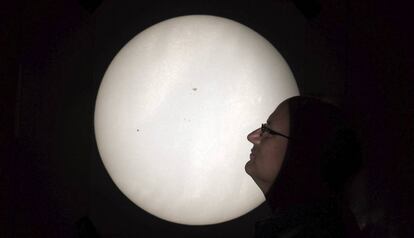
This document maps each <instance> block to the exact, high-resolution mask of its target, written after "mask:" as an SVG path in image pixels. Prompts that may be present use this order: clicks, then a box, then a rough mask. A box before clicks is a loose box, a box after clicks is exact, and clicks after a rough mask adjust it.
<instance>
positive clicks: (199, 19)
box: [95, 15, 299, 225]
mask: <svg viewBox="0 0 414 238" xmlns="http://www.w3.org/2000/svg"><path fill="white" fill-rule="evenodd" d="M298 94H299V92H298V88H297V85H296V82H295V79H294V77H293V74H292V72H291V71H290V69H289V67H288V65H287V63H286V62H285V60H284V59H283V58H282V56H281V55H280V54H279V53H278V51H277V50H276V49H275V48H274V47H273V46H272V45H271V44H270V43H269V42H268V41H267V40H266V39H264V38H263V37H262V36H260V35H259V34H257V33H256V32H254V31H253V30H251V29H249V28H248V27H246V26H244V25H241V24H239V23H237V22H235V21H232V20H229V19H226V18H221V17H215V16H207V15H191V16H183V17H177V18H172V19H169V20H166V21H163V22H161V23H158V24H156V25H154V26H152V27H150V28H148V29H146V30H144V31H143V32H141V33H139V34H138V35H137V36H135V37H134V38H133V39H132V40H131V41H129V42H128V43H127V44H126V45H125V46H124V47H123V48H122V49H121V51H120V52H119V53H118V54H117V55H116V57H115V58H114V59H113V61H112V62H111V64H110V66H109V67H108V69H107V71H106V73H105V75H104V77H103V79H102V82H101V85H100V88H99V92H98V96H97V100H96V107H95V135H96V140H97V145H98V149H99V153H100V155H101V158H102V161H103V163H104V165H105V168H106V169H107V171H108V173H109V175H110V176H111V178H112V180H113V181H114V183H115V184H116V185H117V186H118V188H119V189H120V190H121V191H122V192H123V193H124V194H125V195H126V196H127V197H128V198H129V199H130V200H131V201H132V202H133V203H135V204H136V205H137V206H139V207H140V208H142V209H144V210H145V211H147V212H149V213H151V214H153V215H155V216H157V217H159V218H162V219H165V220H167V221H171V222H175V223H180V224H188V225H206V224H215V223H220V222H225V221H228V220H231V219H234V218H237V217H240V216H241V215H243V214H245V213H247V212H249V211H251V210H252V209H254V208H256V207H257V206H258V205H260V204H261V203H262V202H263V201H264V196H263V194H262V192H261V191H260V189H259V188H258V187H257V185H256V184H255V183H254V182H253V180H252V179H251V178H250V177H249V176H248V175H247V174H246V173H245V170H244V165H245V164H246V162H247V161H248V160H249V153H250V148H251V145H250V144H249V142H248V141H247V140H246V135H247V134H248V133H249V132H250V131H252V130H253V129H255V128H257V127H258V126H259V125H260V123H262V122H263V120H266V118H267V117H268V115H270V114H271V113H272V112H273V110H274V109H275V108H276V106H277V105H278V104H279V103H280V102H281V101H283V100H284V99H286V98H289V97H291V96H296V95H298Z"/></svg>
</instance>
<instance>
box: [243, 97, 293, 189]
mask: <svg viewBox="0 0 414 238" xmlns="http://www.w3.org/2000/svg"><path fill="white" fill-rule="evenodd" d="M263 129H264V131H262V128H258V129H256V130H255V131H253V132H251V133H250V134H249V135H248V136H247V139H248V140H249V141H250V142H251V143H252V144H253V148H252V150H251V154H250V160H249V161H248V162H247V163H246V165H245V170H246V173H247V174H249V175H250V176H251V177H252V178H253V180H254V181H255V182H256V184H257V185H258V186H259V188H260V189H261V190H262V191H263V193H265V194H266V193H267V191H268V190H269V188H270V187H271V185H272V184H273V182H274V180H275V179H276V177H277V175H278V173H279V171H280V168H281V166H282V163H283V159H284V157H285V153H286V149H287V145H288V142H289V139H288V138H286V137H284V136H289V106H288V104H287V103H282V104H280V105H279V106H278V107H277V108H276V110H275V111H274V112H273V113H272V114H271V115H270V116H269V118H268V120H267V124H266V125H265V128H263ZM268 129H270V130H268Z"/></svg>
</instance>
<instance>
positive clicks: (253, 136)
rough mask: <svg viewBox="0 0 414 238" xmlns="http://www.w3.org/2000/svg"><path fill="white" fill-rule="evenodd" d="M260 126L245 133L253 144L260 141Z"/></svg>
mask: <svg viewBox="0 0 414 238" xmlns="http://www.w3.org/2000/svg"><path fill="white" fill-rule="evenodd" d="M260 130H261V129H260V128H257V129H256V130H254V131H252V132H250V134H248V135H247V140H248V141H250V142H251V143H253V144H259V143H260Z"/></svg>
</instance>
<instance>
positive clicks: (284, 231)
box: [255, 202, 360, 238]
mask: <svg viewBox="0 0 414 238" xmlns="http://www.w3.org/2000/svg"><path fill="white" fill-rule="evenodd" d="M348 229H349V226H348V225H346V224H345V222H344V216H343V214H342V212H341V209H340V208H339V207H338V206H337V205H336V203H335V202H323V203H322V202H320V203H313V204H306V205H296V206H294V207H290V208H288V209H278V210H277V211H275V212H274V215H273V216H272V217H271V218H269V219H266V220H262V221H259V222H257V223H256V226H255V238H305V237H306V238H328V237H329V238H345V237H353V238H354V237H360V236H359V235H358V234H355V231H356V230H355V231H351V232H350V231H349V230H348ZM353 234H355V236H354V235H353Z"/></svg>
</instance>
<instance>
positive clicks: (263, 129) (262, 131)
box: [260, 123, 292, 140]
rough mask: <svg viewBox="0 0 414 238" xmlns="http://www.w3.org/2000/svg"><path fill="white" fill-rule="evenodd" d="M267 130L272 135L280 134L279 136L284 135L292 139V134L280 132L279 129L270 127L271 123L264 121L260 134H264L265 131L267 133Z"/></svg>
mask: <svg viewBox="0 0 414 238" xmlns="http://www.w3.org/2000/svg"><path fill="white" fill-rule="evenodd" d="M265 132H267V133H269V134H271V135H278V136H281V137H284V138H286V139H288V140H290V139H292V137H290V136H287V135H284V134H282V133H280V132H277V131H274V130H272V129H270V128H269V125H268V124H267V123H262V127H261V128H260V135H263V133H265Z"/></svg>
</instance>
